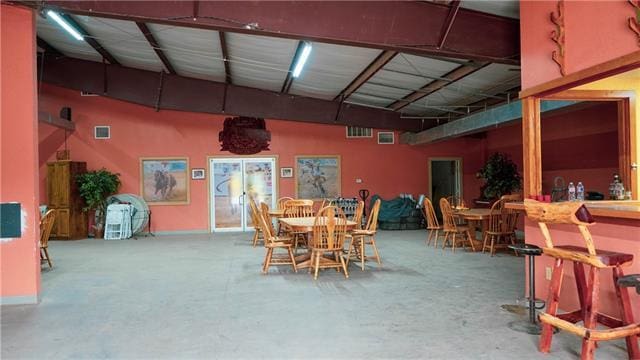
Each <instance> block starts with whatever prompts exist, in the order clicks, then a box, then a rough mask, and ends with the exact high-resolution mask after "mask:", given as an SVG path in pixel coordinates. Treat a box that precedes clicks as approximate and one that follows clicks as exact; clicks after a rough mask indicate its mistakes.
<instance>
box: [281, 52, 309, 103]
mask: <svg viewBox="0 0 640 360" xmlns="http://www.w3.org/2000/svg"><path fill="white" fill-rule="evenodd" d="M303 48H304V41H302V40H301V41H298V47H297V48H296V52H295V53H294V54H293V58H292V59H291V64H290V65H289V71H287V77H285V78H284V83H282V89H281V90H280V92H281V93H283V94H286V93H288V92H289V89H290V88H291V84H293V75H292V74H293V67H294V66H296V62H297V61H298V58H299V57H300V54H302V49H303Z"/></svg>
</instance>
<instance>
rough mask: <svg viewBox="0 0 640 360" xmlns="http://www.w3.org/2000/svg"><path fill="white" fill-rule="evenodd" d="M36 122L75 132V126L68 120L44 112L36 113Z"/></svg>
mask: <svg viewBox="0 0 640 360" xmlns="http://www.w3.org/2000/svg"><path fill="white" fill-rule="evenodd" d="M38 122H41V123H45V124H49V125H51V126H55V127H58V128H61V129H65V130H68V131H75V129H76V124H75V123H73V122H72V121H70V120H65V119H61V118H59V117H55V116H53V115H51V114H50V113H48V112H46V111H38Z"/></svg>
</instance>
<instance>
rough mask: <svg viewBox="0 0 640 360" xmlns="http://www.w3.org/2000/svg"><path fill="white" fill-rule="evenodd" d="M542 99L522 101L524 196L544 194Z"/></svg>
mask: <svg viewBox="0 0 640 360" xmlns="http://www.w3.org/2000/svg"><path fill="white" fill-rule="evenodd" d="M540 136H541V135H540V99H539V98H536V97H533V96H531V97H527V98H524V99H522V156H523V162H522V164H523V167H524V169H523V175H524V186H523V189H522V190H523V195H524V197H525V198H527V197H528V196H529V195H539V194H542V155H541V154H542V151H541V146H542V143H541V140H540Z"/></svg>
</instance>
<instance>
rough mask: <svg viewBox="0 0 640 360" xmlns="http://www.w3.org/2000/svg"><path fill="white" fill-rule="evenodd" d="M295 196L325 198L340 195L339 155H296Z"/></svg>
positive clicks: (299, 197)
mask: <svg viewBox="0 0 640 360" xmlns="http://www.w3.org/2000/svg"><path fill="white" fill-rule="evenodd" d="M295 179H296V198H298V199H326V198H336V197H339V196H340V179H341V177H340V156H339V155H310V156H296V171H295Z"/></svg>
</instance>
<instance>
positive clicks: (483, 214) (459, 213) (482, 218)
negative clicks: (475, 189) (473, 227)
mask: <svg viewBox="0 0 640 360" xmlns="http://www.w3.org/2000/svg"><path fill="white" fill-rule="evenodd" d="M453 215H455V216H456V217H458V218H460V219H464V220H467V221H470V222H478V223H480V228H481V229H482V235H481V238H480V239H479V240H483V239H484V233H485V231H486V226H485V225H486V224H487V222H488V220H489V217H490V216H491V209H487V208H475V209H453ZM474 237H475V231H474Z"/></svg>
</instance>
